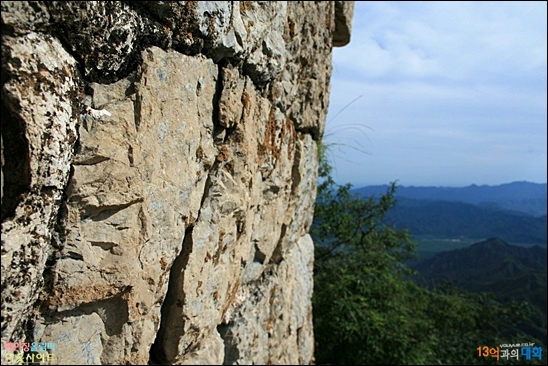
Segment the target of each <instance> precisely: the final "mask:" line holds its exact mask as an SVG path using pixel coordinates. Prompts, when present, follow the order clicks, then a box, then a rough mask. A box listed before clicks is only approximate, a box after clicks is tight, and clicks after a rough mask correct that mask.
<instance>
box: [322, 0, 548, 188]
mask: <svg viewBox="0 0 548 366" xmlns="http://www.w3.org/2000/svg"><path fill="white" fill-rule="evenodd" d="M546 29H547V6H546V2H529V3H527V2H360V1H357V2H356V4H355V10H354V19H353V28H352V37H351V41H350V44H348V45H347V46H345V47H342V48H334V50H333V75H332V79H331V99H330V105H329V114H328V117H327V127H326V134H325V136H324V140H325V142H326V143H328V144H332V147H331V149H330V159H331V161H332V163H333V165H334V166H335V170H334V173H333V175H334V179H335V181H337V182H338V183H340V184H343V183H352V184H353V185H354V187H360V186H365V185H376V184H388V183H390V182H392V181H395V180H398V185H400V186H411V185H415V186H454V187H458V186H467V185H470V184H478V185H481V184H488V185H497V184H503V183H509V182H513V181H524V180H525V181H530V182H537V183H545V182H546V175H547V168H546V166H547V155H546V153H547V127H546V125H547V62H546V59H547V42H548V41H547V31H546ZM356 99H357V100H356ZM352 101H354V102H352ZM351 102H352V103H351ZM349 103H350V104H349ZM345 107H346V108H345Z"/></svg>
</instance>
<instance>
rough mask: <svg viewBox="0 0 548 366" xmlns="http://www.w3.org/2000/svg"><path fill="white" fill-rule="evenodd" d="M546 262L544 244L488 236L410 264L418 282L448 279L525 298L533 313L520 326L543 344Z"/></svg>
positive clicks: (474, 289) (502, 295)
mask: <svg viewBox="0 0 548 366" xmlns="http://www.w3.org/2000/svg"><path fill="white" fill-rule="evenodd" d="M546 262H547V252H546V248H541V247H539V246H533V247H528V248H524V247H518V246H513V245H510V244H508V243H506V242H505V241H504V240H502V239H498V238H490V239H487V240H485V241H482V242H479V243H476V244H473V245H471V246H469V247H467V248H463V249H457V250H451V251H445V252H440V253H438V254H436V255H434V256H433V257H431V258H429V259H425V260H423V261H421V262H419V263H418V264H416V265H414V266H412V268H413V269H415V270H417V271H418V272H419V276H418V277H417V282H418V283H421V284H424V283H426V284H429V285H433V284H442V283H444V282H446V281H451V282H452V283H453V284H454V285H455V286H457V287H459V288H461V289H463V290H466V291H470V292H492V293H495V295H497V297H498V298H499V299H501V300H515V301H528V302H529V303H530V304H531V305H532V306H533V310H534V313H533V317H532V319H531V321H529V322H527V323H526V324H524V325H523V329H522V330H525V331H526V332H527V333H528V334H531V335H533V336H534V337H536V338H537V339H539V340H541V341H543V342H544V344H545V345H546V343H547V333H546V325H547V320H546V319H547V316H546V314H547V285H546V284H547V264H546Z"/></svg>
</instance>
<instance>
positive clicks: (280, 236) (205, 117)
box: [1, 1, 352, 364]
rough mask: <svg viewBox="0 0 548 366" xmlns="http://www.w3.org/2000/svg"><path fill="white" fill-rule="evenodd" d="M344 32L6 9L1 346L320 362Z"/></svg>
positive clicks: (228, 11) (221, 11)
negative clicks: (327, 190) (331, 146)
mask: <svg viewBox="0 0 548 366" xmlns="http://www.w3.org/2000/svg"><path fill="white" fill-rule="evenodd" d="M335 3H337V4H335ZM341 9H342V10H341ZM345 9H346V10H345ZM349 9H350V10H349ZM351 15H352V14H351V6H350V5H347V4H345V3H343V2H341V4H339V2H316V3H309V2H301V3H295V2H287V3H286V2H133V1H130V2H119V1H104V2H75V1H69V2H49V1H36V2H25V1H23V2H10V1H6V2H2V15H1V16H2V35H3V37H2V94H1V95H2V109H3V110H8V111H9V113H8V119H7V120H6V122H7V125H6V128H2V253H1V254H2V342H22V341H29V342H55V343H56V345H57V350H59V352H58V353H56V357H57V360H56V361H57V362H59V363H68V364H71V363H79V364H97V363H129V364H146V363H149V362H153V363H156V362H157V363H223V362H224V363H229V364H231V363H311V362H313V349H314V344H313V343H314V342H313V329H312V318H311V316H312V315H311V314H312V312H311V302H310V300H311V296H312V283H313V281H312V259H313V244H312V241H311V239H310V237H309V235H308V234H307V233H308V230H309V228H310V225H311V222H312V213H313V204H314V199H315V184H316V177H317V161H316V143H315V139H318V138H320V137H321V135H322V133H323V128H324V123H325V115H326V113H327V105H328V98H329V78H330V74H331V49H332V42H333V39H334V37H335V36H336V37H339V38H341V39H343V41H337V42H339V43H340V42H344V39H345V35H344V34H342V35H341V34H339V33H341V32H343V33H344V32H347V33H349V29H350V22H351ZM335 20H337V23H336V22H335ZM341 22H342V23H341ZM340 24H343V25H340ZM348 37H349V35H347V38H348ZM3 115H4V114H3ZM3 127H4V120H3ZM5 357H6V349H5V348H2V358H3V362H4V360H5Z"/></svg>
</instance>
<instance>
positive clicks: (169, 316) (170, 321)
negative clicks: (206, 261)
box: [150, 226, 194, 364]
mask: <svg viewBox="0 0 548 366" xmlns="http://www.w3.org/2000/svg"><path fill="white" fill-rule="evenodd" d="M193 229H194V226H190V227H188V228H187V229H186V231H185V237H184V239H183V247H182V249H181V252H180V253H179V255H178V256H177V258H175V261H173V266H172V267H171V270H170V273H169V285H168V289H167V293H166V297H165V299H164V302H163V304H162V310H161V314H162V318H161V321H160V329H159V330H158V333H157V334H156V339H155V341H154V344H153V345H152V346H151V348H150V363H151V364H168V363H172V362H173V360H172V358H173V357H172V356H171V355H173V354H175V355H177V354H178V349H177V345H178V341H179V338H180V337H181V336H182V335H183V329H184V324H183V323H182V322H183V320H182V316H181V315H182V312H183V309H182V308H183V305H184V302H185V293H184V292H183V291H182V289H183V282H184V269H185V268H186V266H187V264H188V260H189V258H190V254H191V253H192V230H193Z"/></svg>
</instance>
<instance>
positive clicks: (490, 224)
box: [386, 197, 547, 245]
mask: <svg viewBox="0 0 548 366" xmlns="http://www.w3.org/2000/svg"><path fill="white" fill-rule="evenodd" d="M386 221H387V222H390V223H393V224H395V226H396V227H402V228H406V229H407V230H408V231H409V232H410V233H411V234H412V235H415V236H417V235H432V236H437V237H445V238H459V237H466V238H472V239H473V238H476V239H481V238H489V237H500V238H503V239H504V240H506V241H508V242H511V243H514V244H518V243H519V244H525V243H529V244H541V245H542V244H543V245H546V242H547V217H546V215H544V216H541V217H535V216H529V215H525V214H523V213H519V212H515V211H507V210H504V209H497V208H496V207H489V206H484V205H473V204H469V203H462V202H448V201H433V200H415V199H408V198H401V197H400V198H399V199H397V204H396V206H395V207H393V208H392V209H391V210H390V211H389V212H388V214H387V217H386Z"/></svg>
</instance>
